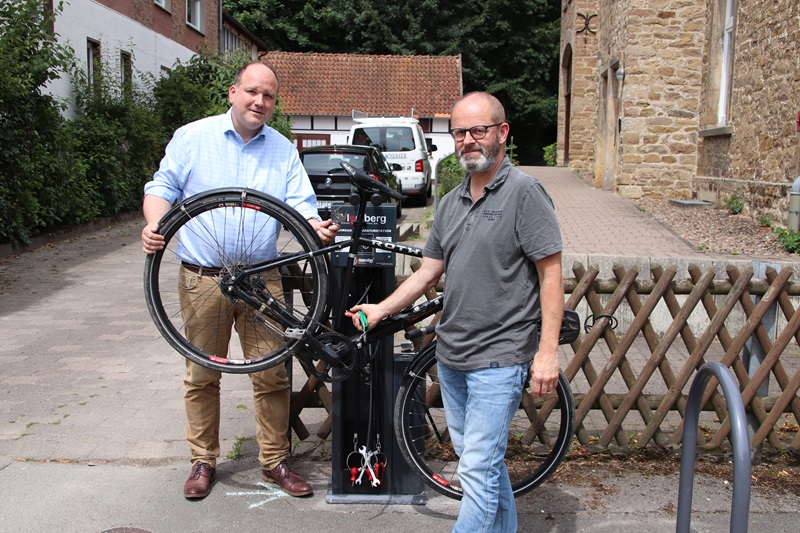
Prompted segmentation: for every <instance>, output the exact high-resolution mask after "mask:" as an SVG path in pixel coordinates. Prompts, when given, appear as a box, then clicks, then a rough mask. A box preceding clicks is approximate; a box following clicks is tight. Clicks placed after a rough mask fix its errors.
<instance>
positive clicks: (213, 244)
mask: <svg viewBox="0 0 800 533" xmlns="http://www.w3.org/2000/svg"><path fill="white" fill-rule="evenodd" d="M159 233H160V234H161V235H163V236H164V239H165V243H166V246H165V248H164V249H163V250H161V251H159V252H157V253H155V254H152V255H148V256H147V258H146V261H145V271H144V290H145V299H146V301H147V307H148V310H149V311H150V315H151V316H152V318H153V321H154V322H155V324H156V327H157V328H158V330H159V332H160V333H161V334H162V336H163V337H164V338H165V339H166V340H167V342H168V343H169V344H170V345H171V346H172V347H173V348H175V349H176V350H177V351H178V352H179V353H180V354H181V355H183V356H184V357H186V358H188V359H189V360H191V361H194V362H195V363H198V364H200V365H202V366H204V367H206V368H211V369H213V370H217V371H220V372H228V373H249V372H256V371H259V370H264V369H266V368H269V367H272V366H275V365H277V364H279V363H281V362H283V361H285V360H286V359H287V358H289V357H291V355H292V354H293V353H294V352H295V351H296V350H298V349H299V348H300V346H301V345H302V344H301V340H300V338H299V336H298V335H294V336H292V337H287V336H286V334H285V330H286V329H287V328H295V329H296V330H301V331H302V330H310V331H311V332H312V333H313V332H315V331H316V330H317V329H318V328H319V327H320V326H321V325H322V323H323V322H324V321H325V320H327V315H328V310H329V309H328V305H329V297H330V284H329V279H330V278H329V277H330V274H329V269H328V262H327V259H326V257H325V256H324V255H311V254H312V253H313V252H315V251H317V250H319V242H318V240H317V238H316V235H315V233H314V232H313V230H312V228H311V226H310V225H309V224H308V222H307V221H305V220H303V219H302V217H301V216H300V215H299V214H298V213H297V212H296V211H294V210H293V209H292V208H291V207H289V206H288V205H287V204H285V203H283V202H280V201H279V200H277V199H275V198H272V197H270V196H267V195H264V194H261V193H258V192H256V191H252V190H249V189H217V190H213V191H209V192H207V193H203V194H200V195H197V196H193V197H192V198H189V199H187V200H186V201H184V202H182V203H181V204H179V205H177V206H175V207H174V208H172V209H171V210H170V211H169V212H168V213H167V214H166V215H165V216H164V218H162V220H161V224H160V229H159ZM273 260H276V261H280V266H279V267H275V268H264V269H263V270H262V267H265V266H269V262H270V261H273ZM256 264H258V265H261V266H259V272H258V273H254V274H250V275H244V274H242V273H243V272H246V271H248V270H249V269H251V268H252V267H253V265H256ZM254 304H255V305H254ZM237 341H238V342H237Z"/></svg>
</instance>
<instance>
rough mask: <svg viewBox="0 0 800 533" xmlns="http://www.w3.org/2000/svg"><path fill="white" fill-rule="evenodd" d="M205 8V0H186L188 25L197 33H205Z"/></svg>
mask: <svg viewBox="0 0 800 533" xmlns="http://www.w3.org/2000/svg"><path fill="white" fill-rule="evenodd" d="M204 8H205V0H186V24H188V25H189V26H191V27H192V28H194V29H196V30H197V31H203V12H204V11H205V9H204Z"/></svg>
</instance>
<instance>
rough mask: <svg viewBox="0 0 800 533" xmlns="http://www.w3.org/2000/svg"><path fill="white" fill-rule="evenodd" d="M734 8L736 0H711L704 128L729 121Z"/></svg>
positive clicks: (734, 29) (736, 4) (736, 5)
mask: <svg viewBox="0 0 800 533" xmlns="http://www.w3.org/2000/svg"><path fill="white" fill-rule="evenodd" d="M737 8H738V2H737V0H714V1H713V2H712V3H711V28H710V43H709V54H708V77H707V78H706V105H705V116H704V120H703V123H704V126H705V127H707V128H715V127H724V126H727V125H728V124H729V122H730V120H729V116H728V112H729V109H730V101H731V88H732V85H733V57H734V48H735V38H736V10H737Z"/></svg>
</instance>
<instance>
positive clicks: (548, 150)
mask: <svg viewBox="0 0 800 533" xmlns="http://www.w3.org/2000/svg"><path fill="white" fill-rule="evenodd" d="M544 162H545V164H547V166H548V167H554V166H556V165H557V164H558V143H553V144H549V145H547V146H545V147H544Z"/></svg>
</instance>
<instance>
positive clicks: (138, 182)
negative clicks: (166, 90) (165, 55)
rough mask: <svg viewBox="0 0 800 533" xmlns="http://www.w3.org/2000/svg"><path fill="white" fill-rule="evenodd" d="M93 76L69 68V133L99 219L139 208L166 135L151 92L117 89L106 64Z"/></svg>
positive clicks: (137, 86) (115, 76)
mask: <svg viewBox="0 0 800 533" xmlns="http://www.w3.org/2000/svg"><path fill="white" fill-rule="evenodd" d="M111 55H113V54H111ZM96 72H98V73H99V74H98V75H97V77H96V78H95V79H94V80H89V79H87V74H86V71H85V70H84V69H82V68H78V67H76V68H75V69H73V73H72V83H73V90H74V92H75V94H76V97H75V103H76V106H77V116H76V118H75V120H74V121H73V130H74V134H75V139H76V145H77V150H78V153H79V154H80V155H81V158H82V160H83V161H84V163H85V165H86V181H87V183H88V184H89V186H88V190H87V194H88V195H89V196H90V198H88V199H89V201H90V202H91V204H92V205H93V207H94V210H95V213H96V214H97V215H99V216H109V215H115V214H117V213H120V212H124V211H132V210H136V209H139V208H140V207H141V205H142V189H143V187H144V184H145V183H146V182H147V181H148V180H149V179H150V177H151V176H152V175H153V171H154V169H155V168H157V167H158V162H159V160H160V158H161V154H162V153H163V149H164V144H163V143H164V135H163V134H162V127H161V123H160V121H159V119H158V116H157V115H156V113H155V103H154V101H153V98H152V96H151V91H149V90H148V89H149V87H147V86H142V85H141V84H139V83H134V84H132V85H130V86H124V87H123V86H121V85H120V84H119V83H118V82H116V80H117V79H119V76H118V73H116V72H114V71H113V69H111V68H109V66H108V65H104V66H103V68H100V69H96ZM112 80H113V81H112Z"/></svg>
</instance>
